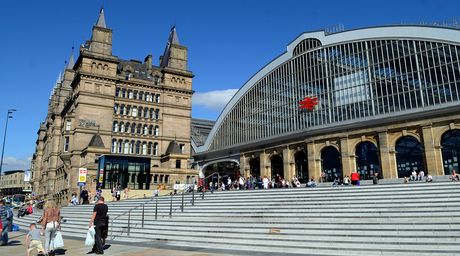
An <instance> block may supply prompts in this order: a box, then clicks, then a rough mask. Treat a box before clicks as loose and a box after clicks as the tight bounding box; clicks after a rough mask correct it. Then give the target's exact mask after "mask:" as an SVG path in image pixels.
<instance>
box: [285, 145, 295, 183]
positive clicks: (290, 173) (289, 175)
mask: <svg viewBox="0 0 460 256" xmlns="http://www.w3.org/2000/svg"><path fill="white" fill-rule="evenodd" d="M291 153H292V150H291V149H289V147H286V148H283V171H284V174H283V176H284V177H283V178H284V179H285V180H287V181H290V180H291V179H292V177H294V173H293V169H294V168H292V167H293V166H292V163H291V161H290V159H289V158H290V157H289V156H290V155H291Z"/></svg>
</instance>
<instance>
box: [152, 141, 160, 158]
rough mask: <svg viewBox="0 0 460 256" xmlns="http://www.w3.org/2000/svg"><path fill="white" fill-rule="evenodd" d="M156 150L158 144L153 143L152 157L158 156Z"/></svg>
mask: <svg viewBox="0 0 460 256" xmlns="http://www.w3.org/2000/svg"><path fill="white" fill-rule="evenodd" d="M158 150H159V148H158V142H155V143H153V155H154V156H158V154H159V152H158Z"/></svg>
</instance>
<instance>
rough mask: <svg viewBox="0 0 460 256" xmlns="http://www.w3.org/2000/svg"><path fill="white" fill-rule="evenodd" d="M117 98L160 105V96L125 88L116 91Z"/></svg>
mask: <svg viewBox="0 0 460 256" xmlns="http://www.w3.org/2000/svg"><path fill="white" fill-rule="evenodd" d="M115 96H116V97H118V98H125V99H133V100H143V101H147V102H155V103H160V94H156V93H150V92H143V91H137V90H130V89H125V88H117V89H116V90H115Z"/></svg>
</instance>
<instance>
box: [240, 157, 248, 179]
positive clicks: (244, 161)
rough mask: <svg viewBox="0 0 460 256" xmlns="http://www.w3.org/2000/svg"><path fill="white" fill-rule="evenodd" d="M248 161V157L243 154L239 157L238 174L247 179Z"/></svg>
mask: <svg viewBox="0 0 460 256" xmlns="http://www.w3.org/2000/svg"><path fill="white" fill-rule="evenodd" d="M248 161H249V160H248V157H246V156H245V155H244V154H241V155H240V173H242V174H243V176H244V177H248V176H249V173H250V170H249V163H248Z"/></svg>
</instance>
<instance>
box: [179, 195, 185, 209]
mask: <svg viewBox="0 0 460 256" xmlns="http://www.w3.org/2000/svg"><path fill="white" fill-rule="evenodd" d="M184 193H185V191H182V205H181V207H180V211H181V212H184Z"/></svg>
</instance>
